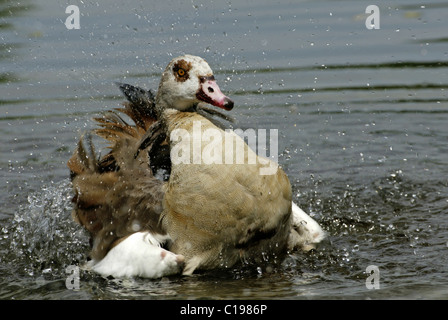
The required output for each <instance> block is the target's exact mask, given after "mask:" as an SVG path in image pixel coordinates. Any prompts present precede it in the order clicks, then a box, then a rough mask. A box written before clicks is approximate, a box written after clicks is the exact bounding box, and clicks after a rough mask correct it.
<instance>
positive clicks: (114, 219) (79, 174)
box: [67, 103, 169, 259]
mask: <svg viewBox="0 0 448 320" xmlns="http://www.w3.org/2000/svg"><path fill="white" fill-rule="evenodd" d="M145 107H146V108H151V107H153V105H149V106H148V105H146V106H144V105H142V104H135V103H126V104H125V105H124V108H119V109H115V111H108V112H106V113H105V114H103V116H102V117H97V118H95V120H96V122H97V123H98V125H99V128H97V129H94V130H93V133H94V134H96V135H97V136H100V137H102V138H104V139H106V140H108V141H109V143H110V145H109V148H110V152H109V153H108V154H106V155H105V156H103V157H98V156H97V155H96V153H95V149H94V146H93V143H92V139H91V135H90V134H87V135H85V136H83V137H81V139H80V141H79V143H78V146H77V148H76V150H75V152H74V153H73V156H72V157H71V158H70V160H69V161H68V163H67V165H68V167H69V169H70V173H71V178H72V184H73V189H74V193H75V195H74V197H73V204H74V208H73V212H72V215H73V218H74V219H75V221H77V222H78V223H80V224H81V225H82V226H83V227H84V228H85V229H86V230H87V231H88V232H89V233H90V235H91V242H92V243H91V244H92V251H91V253H90V256H91V258H93V259H101V258H103V257H104V256H105V254H106V253H107V252H108V250H109V249H110V248H111V247H112V246H113V244H114V242H116V241H117V240H119V239H120V238H122V237H125V236H127V235H129V234H131V233H134V232H136V231H142V230H151V231H152V232H155V233H159V234H164V231H163V230H162V229H161V227H160V225H159V218H160V214H161V212H162V198H163V195H164V192H163V190H162V185H163V182H162V181H160V180H158V179H156V178H155V177H154V175H153V172H152V170H151V168H150V157H151V152H148V151H147V152H139V153H138V156H137V157H134V155H136V154H137V150H138V149H139V147H140V144H141V140H142V137H143V136H144V135H145V133H146V130H147V129H148V128H149V127H150V126H151V125H152V124H153V123H155V122H156V121H157V119H155V118H154V117H153V116H151V115H153V113H152V112H148V111H145V110H144V109H145ZM118 112H120V113H122V114H124V115H127V116H128V117H129V118H130V119H131V120H132V121H133V122H134V124H133V125H131V124H128V123H127V122H126V121H125V120H124V119H123V118H122V117H121V116H120V115H119V114H118ZM154 134H155V135H156V134H160V132H155V133H154ZM152 153H157V148H154V149H153V150H152ZM168 160H169V159H168Z"/></svg>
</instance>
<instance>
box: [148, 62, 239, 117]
mask: <svg viewBox="0 0 448 320" xmlns="http://www.w3.org/2000/svg"><path fill="white" fill-rule="evenodd" d="M199 102H205V103H208V104H211V105H214V106H216V107H219V108H222V109H224V110H231V109H232V108H233V101H232V100H230V99H229V98H228V97H227V96H225V95H224V94H223V93H222V92H221V90H220V89H219V86H218V84H217V83H216V81H215V78H214V76H213V71H212V69H211V68H210V66H209V65H208V63H207V62H206V61H205V60H204V59H202V58H201V57H197V56H192V55H183V56H180V57H177V58H174V59H173V60H171V62H170V63H169V64H168V66H167V67H166V69H165V71H164V72H163V74H162V79H161V81H160V84H159V89H158V91H157V96H156V105H157V108H158V109H159V112H160V111H163V110H164V109H167V108H173V109H177V110H179V111H188V110H190V109H192V108H194V107H195V106H196V105H197V104H198V103H199Z"/></svg>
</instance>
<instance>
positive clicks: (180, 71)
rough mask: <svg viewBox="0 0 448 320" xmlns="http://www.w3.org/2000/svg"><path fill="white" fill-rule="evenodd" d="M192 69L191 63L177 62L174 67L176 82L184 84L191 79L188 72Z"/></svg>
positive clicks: (182, 60)
mask: <svg viewBox="0 0 448 320" xmlns="http://www.w3.org/2000/svg"><path fill="white" fill-rule="evenodd" d="M190 69H191V62H187V61H185V60H184V59H181V60H179V61H177V62H176V63H175V64H174V67H173V74H174V77H175V78H176V81H179V82H184V81H187V80H188V78H190V75H189V74H188V71H190Z"/></svg>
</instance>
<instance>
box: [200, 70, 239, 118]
mask: <svg viewBox="0 0 448 320" xmlns="http://www.w3.org/2000/svg"><path fill="white" fill-rule="evenodd" d="M199 81H200V84H201V86H200V88H199V90H198V92H197V93H196V97H197V98H198V99H199V100H201V101H204V102H206V103H210V104H211V105H214V106H215V107H219V108H222V109H224V110H232V108H233V101H232V100H230V99H229V98H228V97H227V96H225V95H224V93H222V92H221V89H219V87H218V84H217V83H216V81H215V78H214V77H213V76H211V77H201V78H199Z"/></svg>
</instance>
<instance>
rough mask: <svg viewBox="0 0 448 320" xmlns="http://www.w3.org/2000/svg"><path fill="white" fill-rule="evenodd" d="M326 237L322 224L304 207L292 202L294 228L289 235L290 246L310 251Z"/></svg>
mask: <svg viewBox="0 0 448 320" xmlns="http://www.w3.org/2000/svg"><path fill="white" fill-rule="evenodd" d="M324 238H325V232H324V230H323V229H322V228H321V226H320V225H319V224H318V223H317V222H316V221H315V220H314V219H313V218H311V217H310V216H309V215H307V214H306V213H305V212H304V211H303V210H302V209H300V208H299V206H297V205H296V204H295V203H294V202H292V230H291V233H290V237H289V248H290V249H294V248H297V247H299V248H301V249H302V250H304V251H309V250H311V249H314V248H315V247H316V244H317V243H319V242H321V241H322V240H323V239H324Z"/></svg>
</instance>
